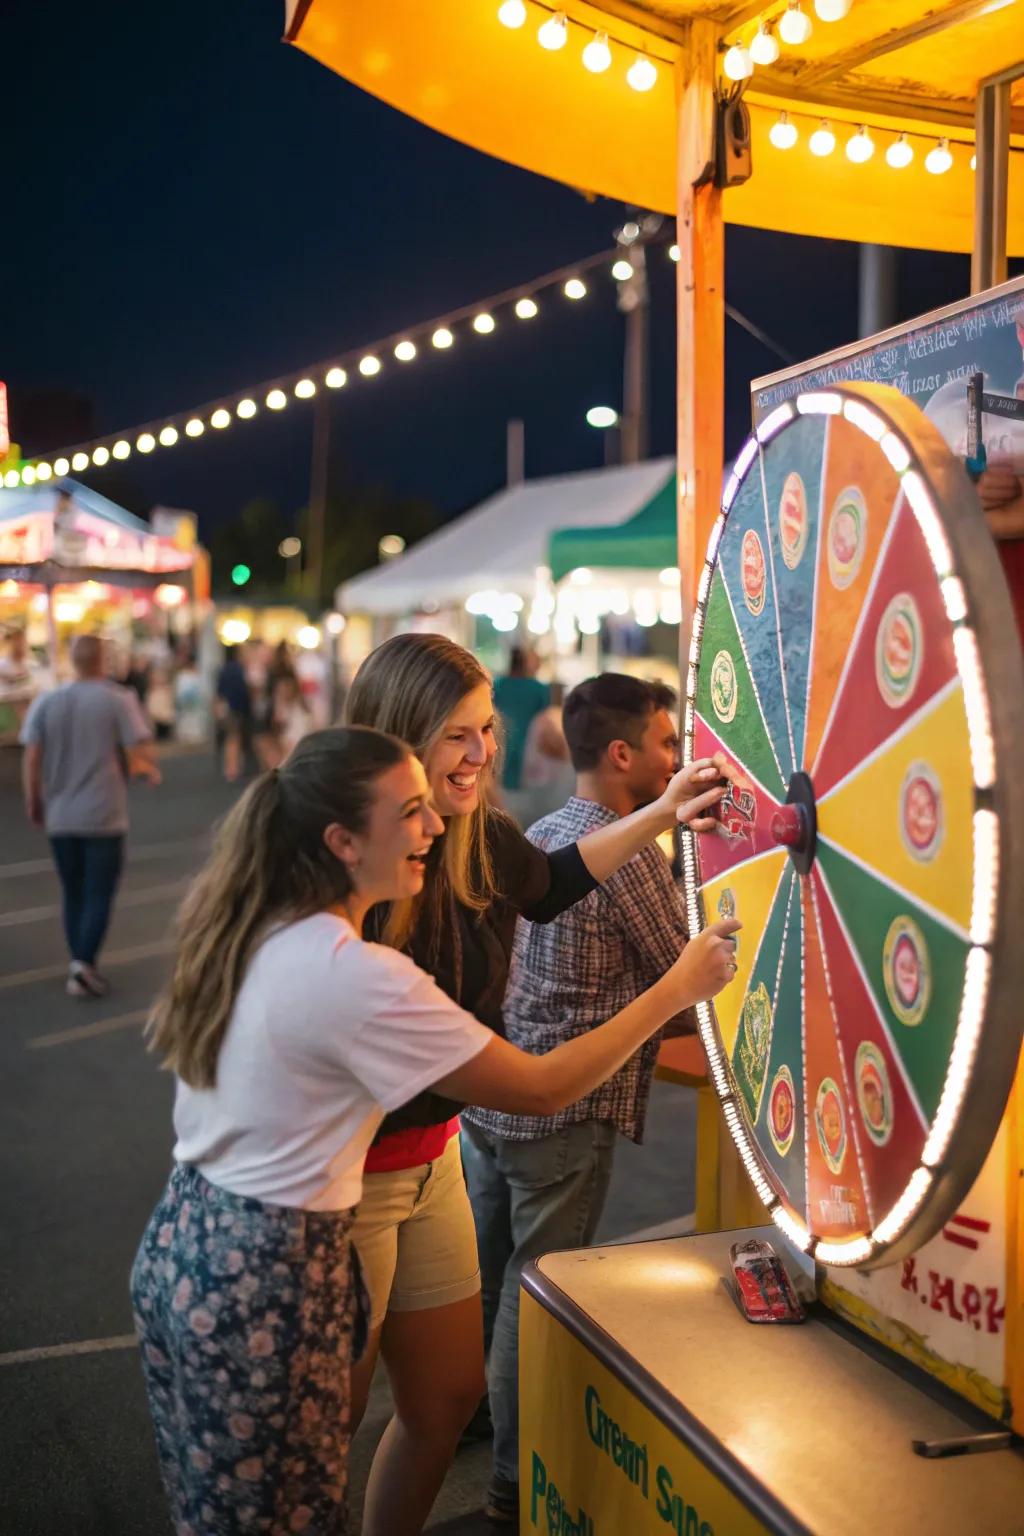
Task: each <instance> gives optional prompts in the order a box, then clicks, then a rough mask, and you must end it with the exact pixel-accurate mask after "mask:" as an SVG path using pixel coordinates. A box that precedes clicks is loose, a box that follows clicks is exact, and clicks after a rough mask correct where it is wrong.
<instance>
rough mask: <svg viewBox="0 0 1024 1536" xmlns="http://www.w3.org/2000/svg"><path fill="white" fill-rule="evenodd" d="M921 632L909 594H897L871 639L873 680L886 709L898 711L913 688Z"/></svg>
mask: <svg viewBox="0 0 1024 1536" xmlns="http://www.w3.org/2000/svg"><path fill="white" fill-rule="evenodd" d="M923 655H924V631H923V628H922V625H921V615H920V614H919V613H918V611H917V604H916V603H915V602H914V599H913V598H912V597H911V595H910V593H909V592H898V593H897V594H896V596H895V597H894V598H893V599H892V601H891V602H890V603H889V605H888V607H887V608H886V610H885V612H884V613H883V614H882V622H881V623H880V624H879V626H878V634H877V635H876V637H875V680H876V681H877V683H878V691H879V693H880V694H881V695H882V698H883V699H884V700H885V702H886V703H887V704H888V705H889V708H890V709H899V708H900V707H901V705H903V704H905V703H906V702H907V700H908V699H909V698H910V696H911V694H912V693H913V691H914V689H915V688H916V687H917V679H918V677H919V676H920V673H921V659H922V657H923Z"/></svg>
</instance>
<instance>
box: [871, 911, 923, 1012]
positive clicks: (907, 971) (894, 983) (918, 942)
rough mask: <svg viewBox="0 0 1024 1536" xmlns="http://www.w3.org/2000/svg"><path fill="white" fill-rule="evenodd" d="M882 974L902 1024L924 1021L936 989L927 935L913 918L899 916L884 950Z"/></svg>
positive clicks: (890, 931)
mask: <svg viewBox="0 0 1024 1536" xmlns="http://www.w3.org/2000/svg"><path fill="white" fill-rule="evenodd" d="M882 977H883V979H884V981H885V992H886V996H887V997H888V999H889V1003H890V1006H891V1007H892V1011H893V1013H894V1014H895V1015H896V1017H897V1018H898V1019H899V1021H900V1023H901V1024H920V1022H921V1020H922V1019H923V1018H924V1015H925V1010H926V1009H927V1007H928V1003H929V1000H930V998H931V992H932V977H931V966H930V965H929V962H928V946H927V944H926V943H925V939H924V934H923V933H922V932H921V930H920V928H919V927H918V926H917V924H916V923H915V922H914V919H913V918H912V917H897V918H896V919H895V921H894V922H893V923H892V924H891V925H890V928H889V932H888V933H887V934H886V938H885V946H884V948H883V950H882Z"/></svg>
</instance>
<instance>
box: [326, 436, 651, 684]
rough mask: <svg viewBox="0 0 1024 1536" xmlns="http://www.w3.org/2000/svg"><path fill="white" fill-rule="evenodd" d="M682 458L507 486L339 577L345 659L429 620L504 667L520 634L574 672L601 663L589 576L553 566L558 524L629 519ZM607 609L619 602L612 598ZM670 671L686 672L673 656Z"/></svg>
mask: <svg viewBox="0 0 1024 1536" xmlns="http://www.w3.org/2000/svg"><path fill="white" fill-rule="evenodd" d="M674 469H675V465H674V463H673V461H672V460H671V459H651V460H648V461H647V462H645V463H642V464H628V465H620V466H617V467H613V468H606V469H595V470H586V471H584V472H583V473H579V474H571V475H550V476H546V477H544V478H542V479H537V480H524V481H521V482H520V483H518V484H515V485H510V486H508V487H506V488H505V489H504V490H501V491H498V492H497V494H496V495H494V496H490V497H488V498H487V500H486V501H483V502H481V503H480V505H479V506H477V507H474V508H473V509H472V510H471V511H469V512H466V513H463V515H462V516H461V517H458V518H455V519H454V520H453V521H452V522H450V523H448V524H447V525H446V526H445V527H444V528H440V529H438V530H437V532H436V533H432V534H429V535H428V536H427V537H426V538H425V539H421V540H420V541H419V543H417V544H416V545H415V546H414V547H413V548H412V549H410V550H407V551H406V552H405V553H404V554H400V555H397V556H396V557H394V558H393V559H391V560H388V561H386V563H385V564H383V565H381V566H378V567H377V568H376V569H375V570H371V571H367V572H366V573H365V574H364V575H362V576H357V577H355V578H354V579H353V580H352V581H349V582H346V583H345V584H344V586H341V587H339V588H338V591H337V594H336V599H335V600H336V603H337V606H338V608H339V609H340V610H341V611H342V612H343V613H345V614H346V615H347V617H348V620H349V623H348V627H347V629H346V631H345V635H344V646H345V658H346V661H347V662H348V664H349V665H350V666H354V665H357V664H358V662H359V661H360V660H361V659H362V656H364V655H365V654H366V653H367V652H368V651H369V650H370V649H372V647H373V646H374V645H376V644H378V643H379V641H381V640H383V639H385V638H386V637H387V635H389V634H391V633H393V632H395V631H396V630H399V629H424V630H439V631H441V632H442V633H444V634H447V635H449V636H450V637H451V638H452V639H453V640H458V641H459V642H460V643H461V644H464V645H468V646H470V647H472V648H473V649H474V650H475V651H476V652H477V653H478V654H479V655H480V656H481V658H482V659H483V660H484V662H485V663H486V664H487V665H489V666H492V667H494V668H496V669H497V670H501V667H502V666H503V664H504V660H505V657H506V655H507V651H508V647H509V646H510V645H511V644H519V645H523V644H530V645H533V646H535V647H536V648H537V649H538V650H539V651H540V652H541V653H542V655H543V656H544V657H545V659H546V660H547V661H548V662H549V664H550V666H551V668H552V670H554V671H555V672H557V674H558V676H559V678H560V679H561V680H562V681H564V682H566V683H570V684H571V683H573V682H576V681H578V680H579V678H580V677H583V676H586V675H588V674H589V673H591V672H594V671H595V670H596V669H597V665H598V653H597V641H596V637H597V634H598V631H599V630H600V617H601V615H600V614H599V613H598V612H597V609H596V608H595V606H594V602H593V595H592V592H587V591H584V586H583V584H581V582H580V581H579V580H577V581H576V582H575V583H574V582H569V583H565V584H563V586H562V588H561V590H559V591H557V592H556V590H555V587H554V584H553V582H552V576H551V571H550V569H549V566H548V559H549V544H550V542H551V539H552V535H554V534H556V532H557V531H558V530H560V529H576V528H580V529H583V528H588V527H589V528H591V529H592V530H593V529H609V530H611V529H615V528H619V527H620V526H628V525H629V523H630V521H631V520H632V519H633V518H635V517H637V516H638V515H642V514H643V512H644V509H646V508H647V507H648V506H650V505H651V504H652V503H653V502H655V501H658V500H659V499H660V498H664V495H665V489H666V487H667V486H670V485H671V483H672V479H673V474H674ZM580 574H582V576H583V577H584V578H586V576H587V575H588V573H587V572H585V571H584V572H582V573H580ZM591 585H592V586H593V587H594V590H596V589H597V584H591ZM602 590H603V588H602ZM605 595H607V594H605ZM669 600H670V594H665V599H664V601H665V602H668V601H669ZM614 603H615V606H616V607H617V608H618V609H619V611H620V613H621V615H622V616H623V617H624V618H626V619H635V620H636V621H637V622H644V623H645V622H646V619H647V610H646V609H645V608H641V609H640V611H639V613H637V612H636V611H635V610H634V606H633V602H632V596H631V593H630V592H629V591H626V592H625V594H624V595H622V593H621V592H616V593H615V595H614ZM603 611H604V612H605V613H608V612H611V606H610V604H609V603H605V604H604V607H603ZM658 613H659V610H656V612H655V619H657V617H658ZM676 622H678V616H677V617H676ZM581 636H582V637H583V644H582V647H581V645H580V637H581ZM671 670H672V671H673V672H675V671H676V666H675V656H674V655H673V656H672V658H671Z"/></svg>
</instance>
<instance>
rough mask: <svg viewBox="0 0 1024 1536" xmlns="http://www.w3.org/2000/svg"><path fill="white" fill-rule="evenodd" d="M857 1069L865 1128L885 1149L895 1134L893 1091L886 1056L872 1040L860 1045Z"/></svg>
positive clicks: (876, 1143) (863, 1041)
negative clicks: (893, 1130)
mask: <svg viewBox="0 0 1024 1536" xmlns="http://www.w3.org/2000/svg"><path fill="white" fill-rule="evenodd" d="M854 1070H855V1073H856V1078H857V1103H858V1104H859V1106H860V1114H861V1119H862V1120H863V1121H864V1128H865V1130H866V1131H867V1133H868V1135H869V1136H870V1137H871V1140H872V1141H873V1142H874V1143H875V1146H876V1147H884V1146H885V1144H886V1142H887V1141H888V1140H889V1137H890V1136H891V1135H892V1089H891V1087H890V1086H889V1069H888V1067H887V1066H886V1064H885V1057H884V1056H883V1055H882V1053H881V1051H880V1050H879V1049H878V1046H877V1045H874V1044H873V1043H872V1041H870V1040H862V1041H861V1043H860V1045H858V1047H857V1056H856V1063H855V1068H854Z"/></svg>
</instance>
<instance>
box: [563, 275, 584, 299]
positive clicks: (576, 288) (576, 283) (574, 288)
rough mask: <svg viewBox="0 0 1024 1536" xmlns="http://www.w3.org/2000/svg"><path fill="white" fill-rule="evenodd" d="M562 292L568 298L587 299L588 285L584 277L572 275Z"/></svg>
mask: <svg viewBox="0 0 1024 1536" xmlns="http://www.w3.org/2000/svg"><path fill="white" fill-rule="evenodd" d="M562 292H563V293H564V294H565V296H566V298H567V299H585V298H586V296H587V285H586V283H585V282H584V281H583V280H582V278H579V277H570V278H569V280H568V282H567V283H566V284H565V287H564V288H563V289H562Z"/></svg>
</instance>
